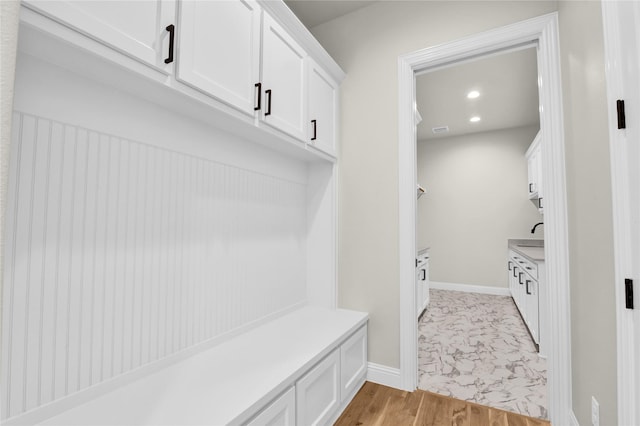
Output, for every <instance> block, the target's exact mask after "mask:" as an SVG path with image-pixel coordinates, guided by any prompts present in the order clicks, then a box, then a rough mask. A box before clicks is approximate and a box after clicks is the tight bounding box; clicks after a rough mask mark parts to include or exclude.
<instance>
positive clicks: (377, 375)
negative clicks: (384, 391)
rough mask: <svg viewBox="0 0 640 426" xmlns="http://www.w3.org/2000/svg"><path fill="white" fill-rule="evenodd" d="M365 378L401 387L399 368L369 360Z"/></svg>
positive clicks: (393, 386)
mask: <svg viewBox="0 0 640 426" xmlns="http://www.w3.org/2000/svg"><path fill="white" fill-rule="evenodd" d="M367 380H368V381H369V382H373V383H377V384H379V385H384V386H389V387H392V388H401V381H400V369H398V368H392V367H387V366H386V365H380V364H376V363H374V362H370V363H369V366H368V369H367Z"/></svg>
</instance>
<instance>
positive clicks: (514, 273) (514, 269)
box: [513, 266, 518, 278]
mask: <svg viewBox="0 0 640 426" xmlns="http://www.w3.org/2000/svg"><path fill="white" fill-rule="evenodd" d="M516 269H518V267H517V266H514V267H513V278H516V277H517V275H516Z"/></svg>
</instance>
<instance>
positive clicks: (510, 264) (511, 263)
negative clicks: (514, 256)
mask: <svg viewBox="0 0 640 426" xmlns="http://www.w3.org/2000/svg"><path fill="white" fill-rule="evenodd" d="M511 268H513V262H511V261H509V270H511Z"/></svg>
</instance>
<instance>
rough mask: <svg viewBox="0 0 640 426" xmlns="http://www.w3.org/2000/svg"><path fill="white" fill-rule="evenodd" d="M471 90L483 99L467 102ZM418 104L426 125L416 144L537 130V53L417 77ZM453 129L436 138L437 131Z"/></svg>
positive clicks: (526, 52)
mask: <svg viewBox="0 0 640 426" xmlns="http://www.w3.org/2000/svg"><path fill="white" fill-rule="evenodd" d="M471 90H477V91H479V92H480V97H478V98H476V99H467V93H468V92H469V91H471ZM416 101H417V107H418V112H420V115H421V116H422V118H423V121H422V122H421V123H420V124H419V125H418V140H424V139H433V138H435V137H448V136H454V135H464V134H469V133H475V132H484V131H489V130H498V129H507V128H512V127H520V126H529V125H536V124H538V123H539V113H538V77H537V60H536V49H535V48H533V47H532V48H529V49H525V50H520V51H516V52H509V53H504V54H500V55H496V56H491V57H488V58H481V59H479V60H476V61H473V62H466V63H463V64H458V65H454V66H451V67H447V68H443V69H440V70H435V71H433V72H428V73H425V74H422V75H419V76H418V77H417V78H416ZM474 115H477V116H479V117H481V121H480V122H477V123H471V122H469V119H470V118H471V117H472V116H474ZM440 126H449V133H445V134H438V135H434V134H433V133H432V131H431V129H432V128H433V127H440Z"/></svg>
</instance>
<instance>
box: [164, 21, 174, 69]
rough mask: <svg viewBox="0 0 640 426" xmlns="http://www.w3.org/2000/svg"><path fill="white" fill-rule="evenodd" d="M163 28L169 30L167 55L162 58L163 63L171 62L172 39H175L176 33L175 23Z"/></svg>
mask: <svg viewBox="0 0 640 426" xmlns="http://www.w3.org/2000/svg"><path fill="white" fill-rule="evenodd" d="M165 29H166V30H167V31H169V57H168V58H167V59H165V60H164V63H165V64H170V63H171V62H173V40H174V39H175V35H176V27H175V25H173V24H171V25H168V26H167V28H165Z"/></svg>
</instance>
